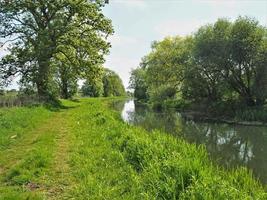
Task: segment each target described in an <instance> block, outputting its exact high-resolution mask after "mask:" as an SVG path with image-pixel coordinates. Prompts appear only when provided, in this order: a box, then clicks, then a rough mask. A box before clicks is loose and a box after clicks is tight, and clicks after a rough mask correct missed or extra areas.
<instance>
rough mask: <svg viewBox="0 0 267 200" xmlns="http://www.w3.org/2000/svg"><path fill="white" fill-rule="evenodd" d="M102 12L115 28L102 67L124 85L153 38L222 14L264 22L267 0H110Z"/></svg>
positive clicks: (186, 30)
mask: <svg viewBox="0 0 267 200" xmlns="http://www.w3.org/2000/svg"><path fill="white" fill-rule="evenodd" d="M103 12H104V15H105V16H107V17H108V18H110V19H111V20H112V23H113V27H114V31H115V33H114V35H113V36H111V37H110V39H109V40H110V42H111V44H112V48H111V49H110V54H109V55H108V56H106V63H105V67H108V68H110V69H112V70H114V71H115V72H117V73H118V74H119V75H120V77H121V78H122V80H123V83H124V85H125V87H126V88H127V87H128V83H129V77H130V71H131V69H134V68H136V67H138V65H139V63H140V61H141V58H142V57H143V56H145V55H146V54H148V53H149V51H150V45H151V43H152V41H155V40H157V41H158V40H162V39H163V38H164V37H166V36H175V35H180V36H185V35H188V34H191V33H194V32H195V31H196V30H197V29H198V28H199V27H200V26H202V25H205V24H207V23H214V22H215V21H216V20H217V19H218V18H222V17H223V18H227V19H229V20H231V21H233V20H235V19H236V18H237V17H238V16H245V15H246V16H249V17H253V18H256V19H257V20H258V21H259V23H260V24H261V25H264V26H267V0H209V1H208V0H205V1H204V0H109V4H108V5H106V6H105V7H104V8H103Z"/></svg>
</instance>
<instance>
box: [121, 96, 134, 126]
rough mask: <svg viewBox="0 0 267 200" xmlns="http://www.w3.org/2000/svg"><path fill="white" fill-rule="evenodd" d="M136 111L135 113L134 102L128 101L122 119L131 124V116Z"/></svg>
mask: <svg viewBox="0 0 267 200" xmlns="http://www.w3.org/2000/svg"><path fill="white" fill-rule="evenodd" d="M134 111H135V105H134V101H132V100H130V101H127V102H126V103H125V104H124V106H123V110H122V112H121V117H122V119H123V120H124V121H126V122H129V121H130V115H131V113H134Z"/></svg>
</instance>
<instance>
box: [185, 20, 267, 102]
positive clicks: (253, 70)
mask: <svg viewBox="0 0 267 200" xmlns="http://www.w3.org/2000/svg"><path fill="white" fill-rule="evenodd" d="M265 35H266V29H264V28H263V27H261V26H260V25H258V22H257V21H255V20H254V19H251V18H247V17H239V18H238V19H237V20H236V21H235V22H234V23H230V22H229V21H227V20H224V19H219V20H218V21H217V22H216V23H215V24H214V25H208V26H204V27H201V28H200V29H199V30H198V32H197V33H196V35H195V46H194V50H193V52H194V55H193V57H194V66H193V69H194V70H196V71H197V73H199V76H198V78H202V80H203V81H202V82H204V85H206V86H205V88H207V91H208V92H207V93H208V96H209V97H210V99H211V100H213V101H216V100H219V99H221V98H222V96H223V94H225V93H226V91H225V90H224V89H225V88H228V90H232V92H235V93H237V94H238V95H239V97H240V99H241V100H242V101H243V102H245V103H246V104H247V105H248V106H253V105H255V104H262V103H264V99H265V98H266V97H264V96H262V95H260V94H258V93H257V89H256V87H261V88H262V91H265V90H266V89H265V88H266V87H267V86H266V85H265V84H263V83H264V81H265V80H266V78H265V77H266V65H264V63H266V53H267V51H266V47H265V44H266V37H265ZM189 81H190V80H189ZM260 83H262V84H260Z"/></svg>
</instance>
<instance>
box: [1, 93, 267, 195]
mask: <svg viewBox="0 0 267 200" xmlns="http://www.w3.org/2000/svg"><path fill="white" fill-rule="evenodd" d="M110 101H112V99H105V98H98V99H81V100H80V101H79V102H72V101H63V104H64V106H65V107H68V108H71V109H63V110H58V112H55V113H54V115H55V116H57V117H56V118H51V119H50V122H49V123H47V124H45V127H46V128H45V129H44V128H41V130H39V133H38V134H39V135H38V138H37V139H35V140H33V141H31V137H33V136H34V134H35V131H34V130H38V129H40V127H39V126H41V125H40V121H43V122H45V121H46V120H47V119H48V121H49V116H51V111H48V110H44V108H43V107H37V108H36V107H33V108H20V109H21V110H19V109H18V108H16V109H15V108H14V109H11V110H5V111H6V113H3V111H1V112H2V118H1V119H5V120H7V119H9V120H7V121H9V122H5V123H3V124H2V125H0V126H1V127H5V128H4V129H3V130H5V132H4V134H3V135H6V136H7V135H9V137H10V136H11V135H12V134H13V131H11V130H13V128H12V127H18V128H17V129H16V128H15V129H14V130H21V131H22V132H23V133H24V134H29V136H30V137H29V140H28V142H27V143H25V144H20V145H22V146H23V147H24V148H28V150H27V151H24V153H20V152H18V151H15V150H16V148H15V145H11V144H9V145H7V144H8V143H9V142H8V140H4V141H3V142H2V144H4V146H6V148H9V149H10V150H11V151H10V152H6V151H5V149H0V153H2V154H0V155H3V153H9V154H10V155H13V156H14V158H13V160H12V158H10V159H11V161H12V162H10V163H9V161H3V160H1V159H0V167H4V168H5V173H0V184H1V185H0V199H1V200H2V199H14V200H15V199H81V200H84V199H149V200H150V199H188V200H189V199H190V200H191V199H196V200H199V199H207V200H210V199H216V200H217V199H238V200H239V199H267V194H266V193H265V191H264V189H263V187H262V185H261V184H260V183H259V182H258V181H257V180H255V179H254V178H253V176H252V174H251V173H250V172H249V171H248V170H247V169H245V168H240V169H233V170H230V171H226V170H224V169H222V168H220V167H218V166H216V165H215V164H213V163H212V162H211V161H210V159H209V157H208V155H207V152H206V149H205V147H204V146H197V145H194V144H189V143H187V142H185V141H184V140H182V139H177V138H174V137H173V136H171V135H167V134H165V133H163V132H160V131H154V132H147V131H145V130H144V129H142V128H139V127H134V126H131V125H128V124H125V123H124V122H123V121H122V120H121V119H120V115H119V113H118V112H117V111H113V110H111V108H110V107H108V105H109V104H110ZM27 109H30V110H31V111H32V113H31V112H30V110H27ZM9 112H10V113H9ZM20 112H21V113H20ZM7 113H9V114H7ZM17 113H18V115H17V116H18V117H15V116H16V114H17ZM27 115H29V116H31V117H33V116H35V117H36V121H33V122H30V121H28V122H27V120H26V119H27V118H29V119H30V118H31V117H29V116H27ZM54 115H53V116H54ZM24 118H25V122H24V123H23V122H16V121H15V120H14V119H17V120H18V121H23V120H24ZM39 120H40V121H39ZM55 120H56V121H55ZM59 121H61V122H60V123H59ZM8 124H9V126H8ZM35 126H38V127H37V129H35V128H34V127H35ZM62 129H64V130H63V132H62ZM0 130H1V129H0ZM30 130H33V131H30ZM59 132H61V134H62V136H61V137H59V135H58V134H59ZM1 134H2V133H1ZM6 136H5V137H6ZM62 137H64V138H63V139H62ZM19 141H20V142H21V143H23V142H24V140H19ZM29 141H30V142H29ZM64 143H66V144H67V145H65V144H64ZM14 144H16V143H14ZM62 145H63V146H62ZM56 146H58V147H60V146H61V148H58V147H56ZM65 146H66V147H68V148H65ZM62 147H64V148H62ZM58 151H60V152H58ZM58 153H59V155H60V156H62V155H66V157H64V160H62V161H61V162H58V161H56V160H55V159H56V156H55V155H56V154H58ZM13 156H12V157H13ZM6 159H9V158H6ZM13 161H15V163H16V164H14V165H12V163H13ZM6 163H9V164H10V165H7V164H6ZM54 165H57V166H56V167H55V166H54ZM65 165H67V166H68V167H67V168H68V170H67V171H65V172H64V174H61V173H59V172H57V171H55V168H59V169H61V167H62V166H65ZM29 183H30V184H32V183H36V184H37V185H39V186H40V188H37V189H31V188H29Z"/></svg>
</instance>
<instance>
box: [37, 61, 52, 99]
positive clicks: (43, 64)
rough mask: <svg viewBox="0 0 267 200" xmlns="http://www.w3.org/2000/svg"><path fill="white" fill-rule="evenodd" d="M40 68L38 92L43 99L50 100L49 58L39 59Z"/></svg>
mask: <svg viewBox="0 0 267 200" xmlns="http://www.w3.org/2000/svg"><path fill="white" fill-rule="evenodd" d="M38 64H39V68H38V74H37V80H36V85H37V92H38V96H39V98H40V99H41V100H45V101H47V100H49V98H50V95H49V94H50V93H49V89H48V81H49V59H46V60H45V59H42V60H39V61H38Z"/></svg>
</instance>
